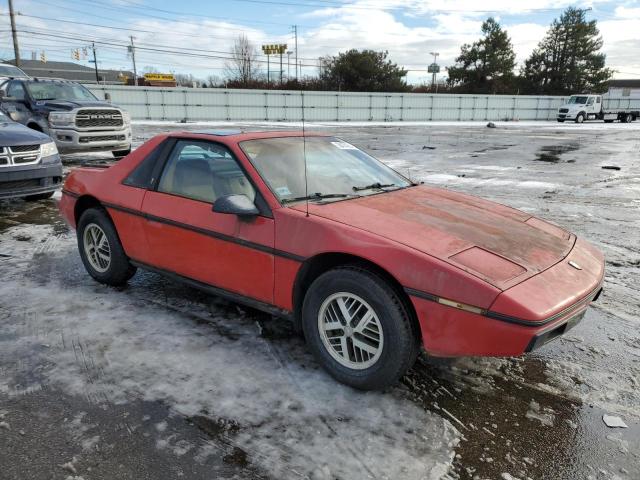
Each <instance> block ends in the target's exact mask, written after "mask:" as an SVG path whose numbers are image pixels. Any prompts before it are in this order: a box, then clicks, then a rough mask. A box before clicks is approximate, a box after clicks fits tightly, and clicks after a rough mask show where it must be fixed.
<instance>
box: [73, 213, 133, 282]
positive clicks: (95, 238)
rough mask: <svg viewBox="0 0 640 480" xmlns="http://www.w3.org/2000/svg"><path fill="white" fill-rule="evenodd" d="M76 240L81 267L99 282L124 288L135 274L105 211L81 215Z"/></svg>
mask: <svg viewBox="0 0 640 480" xmlns="http://www.w3.org/2000/svg"><path fill="white" fill-rule="evenodd" d="M77 237H78V250H80V258H82V263H83V264H84V268H85V269H86V270H87V272H88V273H89V275H91V276H92V277H93V278H94V279H96V280H97V281H98V282H100V283H105V284H107V285H114V286H117V285H123V284H125V283H127V280H129V279H130V278H131V277H132V276H133V274H134V273H136V268H135V267H134V266H133V265H131V263H129V258H128V257H127V256H126V254H125V253H124V249H123V248H122V244H121V243H120V239H119V238H118V234H117V232H116V229H115V227H114V225H113V223H112V222H111V219H110V218H109V216H108V215H107V213H106V212H105V211H104V210H102V209H98V208H90V209H88V210H86V211H85V212H83V213H82V215H81V216H80V220H79V221H78V230H77Z"/></svg>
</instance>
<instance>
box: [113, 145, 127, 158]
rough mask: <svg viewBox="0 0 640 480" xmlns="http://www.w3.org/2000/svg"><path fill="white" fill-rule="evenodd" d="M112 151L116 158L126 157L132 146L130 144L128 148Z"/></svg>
mask: <svg viewBox="0 0 640 480" xmlns="http://www.w3.org/2000/svg"><path fill="white" fill-rule="evenodd" d="M111 153H112V154H113V156H114V157H115V158H122V157H126V156H127V155H129V154H130V153H131V146H129V148H127V149H126V150H114V151H113V152H111Z"/></svg>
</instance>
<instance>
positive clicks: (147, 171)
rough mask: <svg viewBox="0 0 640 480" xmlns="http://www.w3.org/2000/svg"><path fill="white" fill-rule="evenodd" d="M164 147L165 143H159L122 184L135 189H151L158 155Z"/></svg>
mask: <svg viewBox="0 0 640 480" xmlns="http://www.w3.org/2000/svg"><path fill="white" fill-rule="evenodd" d="M165 147H166V141H164V142H161V143H160V144H159V145H158V146H156V148H154V149H153V151H152V152H151V153H150V154H149V155H147V156H146V157H145V158H144V160H142V161H141V162H140V163H139V164H138V166H137V167H136V168H134V169H133V171H132V172H131V173H130V174H129V175H128V176H127V178H125V179H124V181H123V182H122V183H123V184H124V185H128V186H130V187H137V188H145V189H148V188H151V187H153V183H154V181H153V180H154V178H153V171H154V169H155V166H156V164H157V163H158V159H159V158H160V154H161V153H162V151H163V150H164V149H165Z"/></svg>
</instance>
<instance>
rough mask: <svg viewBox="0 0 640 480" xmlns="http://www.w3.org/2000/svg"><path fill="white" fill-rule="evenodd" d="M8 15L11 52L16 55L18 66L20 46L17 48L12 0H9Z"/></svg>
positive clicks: (18, 64)
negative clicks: (11, 37)
mask: <svg viewBox="0 0 640 480" xmlns="http://www.w3.org/2000/svg"><path fill="white" fill-rule="evenodd" d="M9 16H10V17H11V35H12V36H13V52H14V55H15V57H16V67H19V66H20V48H18V31H17V30H16V15H15V13H14V11H13V0H9Z"/></svg>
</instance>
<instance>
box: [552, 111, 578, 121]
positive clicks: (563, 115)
mask: <svg viewBox="0 0 640 480" xmlns="http://www.w3.org/2000/svg"><path fill="white" fill-rule="evenodd" d="M577 114H578V112H569V113H558V115H557V116H556V118H557V119H558V120H575V119H576V116H577Z"/></svg>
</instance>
